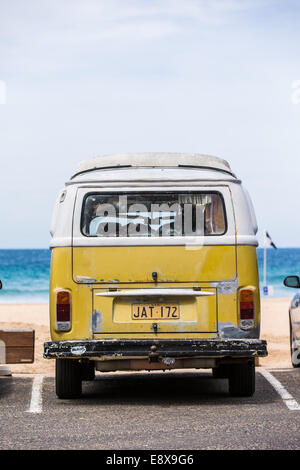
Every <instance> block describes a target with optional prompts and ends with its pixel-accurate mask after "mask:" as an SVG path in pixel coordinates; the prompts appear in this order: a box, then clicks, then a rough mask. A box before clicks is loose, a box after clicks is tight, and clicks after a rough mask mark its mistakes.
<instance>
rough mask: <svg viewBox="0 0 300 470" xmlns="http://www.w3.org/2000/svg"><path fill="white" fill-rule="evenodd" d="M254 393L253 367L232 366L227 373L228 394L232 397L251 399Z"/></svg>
mask: <svg viewBox="0 0 300 470" xmlns="http://www.w3.org/2000/svg"><path fill="white" fill-rule="evenodd" d="M254 392H255V365H254V361H253V360H251V361H249V362H247V363H245V364H233V365H232V366H231V367H230V371H229V393H230V395H232V396H234V397H251V396H252V395H253V394H254Z"/></svg>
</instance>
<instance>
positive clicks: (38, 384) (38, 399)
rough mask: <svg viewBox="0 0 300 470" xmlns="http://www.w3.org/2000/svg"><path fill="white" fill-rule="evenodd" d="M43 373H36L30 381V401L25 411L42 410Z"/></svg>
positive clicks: (36, 411)
mask: <svg viewBox="0 0 300 470" xmlns="http://www.w3.org/2000/svg"><path fill="white" fill-rule="evenodd" d="M43 380H44V376H43V375H37V376H36V377H34V379H33V382H32V391H31V401H30V406H29V409H28V410H27V413H41V412H42V386H43Z"/></svg>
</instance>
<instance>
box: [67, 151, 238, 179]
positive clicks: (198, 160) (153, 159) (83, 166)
mask: <svg viewBox="0 0 300 470" xmlns="http://www.w3.org/2000/svg"><path fill="white" fill-rule="evenodd" d="M124 166H125V167H134V168H176V167H178V166H188V167H189V166H191V167H198V168H209V169H215V170H220V171H224V172H226V173H230V174H231V175H233V176H234V174H233V173H232V171H231V168H230V165H229V163H228V162H227V161H226V160H222V159H221V158H219V157H213V156H210V155H201V154H197V153H192V154H188V153H129V154H116V155H103V156H99V157H95V158H90V159H88V160H84V161H82V162H80V164H79V165H78V167H77V169H76V172H75V174H74V175H73V177H74V176H76V175H78V174H79V173H85V172H88V171H93V170H99V169H102V168H117V167H124Z"/></svg>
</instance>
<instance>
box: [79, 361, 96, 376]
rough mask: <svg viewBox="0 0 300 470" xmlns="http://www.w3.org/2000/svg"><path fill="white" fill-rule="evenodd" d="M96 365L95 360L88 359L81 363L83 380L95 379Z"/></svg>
mask: <svg viewBox="0 0 300 470" xmlns="http://www.w3.org/2000/svg"><path fill="white" fill-rule="evenodd" d="M94 378H95V365H94V361H86V362H82V364H81V380H94Z"/></svg>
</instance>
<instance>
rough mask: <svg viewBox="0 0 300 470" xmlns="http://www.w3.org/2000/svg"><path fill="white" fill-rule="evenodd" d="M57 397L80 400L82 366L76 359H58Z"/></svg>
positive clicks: (56, 375)
mask: <svg viewBox="0 0 300 470" xmlns="http://www.w3.org/2000/svg"><path fill="white" fill-rule="evenodd" d="M55 382H56V395H57V396H58V398H78V397H80V395H81V364H80V362H79V361H78V360H76V359H56V369H55Z"/></svg>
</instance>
